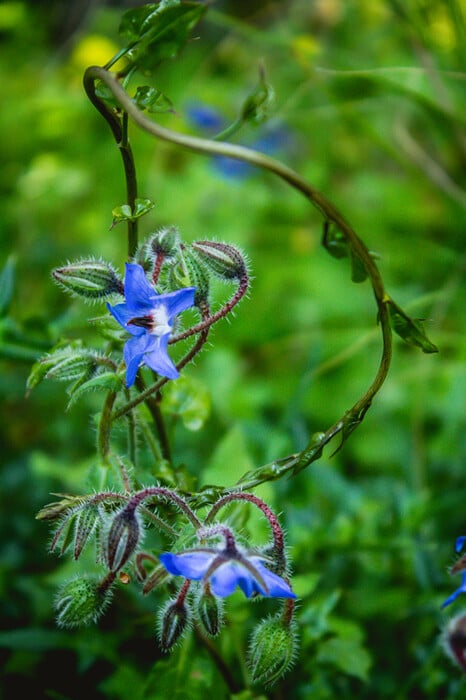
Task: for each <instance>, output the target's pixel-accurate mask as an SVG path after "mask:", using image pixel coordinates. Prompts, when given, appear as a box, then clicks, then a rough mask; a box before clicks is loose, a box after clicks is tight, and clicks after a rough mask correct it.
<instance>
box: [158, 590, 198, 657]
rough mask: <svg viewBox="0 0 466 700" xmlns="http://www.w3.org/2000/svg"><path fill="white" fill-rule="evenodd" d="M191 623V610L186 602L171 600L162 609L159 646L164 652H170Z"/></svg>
mask: <svg viewBox="0 0 466 700" xmlns="http://www.w3.org/2000/svg"><path fill="white" fill-rule="evenodd" d="M190 621H191V615H190V610H189V608H188V606H187V605H186V603H185V601H184V600H182V601H180V600H179V598H178V599H177V600H170V601H168V603H167V604H166V605H165V606H164V608H162V610H161V612H160V616H159V630H158V636H159V644H160V647H161V648H162V650H163V651H169V650H170V649H171V648H172V647H173V645H174V644H176V642H177V641H178V640H179V639H180V637H181V636H182V635H183V632H185V631H186V630H187V629H189V625H190Z"/></svg>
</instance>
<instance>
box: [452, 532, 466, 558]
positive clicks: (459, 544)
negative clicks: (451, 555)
mask: <svg viewBox="0 0 466 700" xmlns="http://www.w3.org/2000/svg"><path fill="white" fill-rule="evenodd" d="M465 541H466V536H465V535H462V536H461V537H457V538H456V542H455V552H456V553H457V554H459V553H460V552H461V550H462V549H463V544H464V542H465Z"/></svg>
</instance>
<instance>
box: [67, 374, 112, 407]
mask: <svg viewBox="0 0 466 700" xmlns="http://www.w3.org/2000/svg"><path fill="white" fill-rule="evenodd" d="M122 386H123V375H122V374H121V375H120V374H116V373H115V372H103V373H102V374H98V375H97V376H95V377H92V378H91V379H88V380H87V381H84V382H78V383H77V385H76V384H75V385H74V386H73V387H72V388H71V389H70V390H68V393H69V394H70V395H71V398H70V400H69V402H68V406H67V408H70V407H71V406H72V405H73V404H74V403H76V401H77V400H78V399H80V398H81V396H83V394H86V393H87V392H89V391H102V390H104V391H119V389H121V388H122Z"/></svg>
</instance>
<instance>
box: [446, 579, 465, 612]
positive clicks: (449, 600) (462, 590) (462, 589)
mask: <svg viewBox="0 0 466 700" xmlns="http://www.w3.org/2000/svg"><path fill="white" fill-rule="evenodd" d="M461 593H466V571H463V575H462V577H461V586H460V587H459V588H457V589H456V591H455V592H454V593H452V594H451V596H449V598H447V599H446V600H445V601H444V602H443V603H442V608H446V607H447V605H450V603H453V601H454V600H456V599H457V598H458V596H459V595H460V594H461Z"/></svg>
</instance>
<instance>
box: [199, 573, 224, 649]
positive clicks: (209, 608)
mask: <svg viewBox="0 0 466 700" xmlns="http://www.w3.org/2000/svg"><path fill="white" fill-rule="evenodd" d="M197 616H198V618H199V620H200V621H201V623H202V626H203V627H204V629H205V631H206V632H207V634H210V636H211V637H216V636H217V634H218V633H219V632H220V628H221V626H222V623H223V600H222V599H221V598H217V597H216V596H214V595H213V594H212V593H211V591H210V586H209V584H207V585H206V586H205V587H204V590H203V591H202V593H201V595H200V596H199V598H198V600H197Z"/></svg>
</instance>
